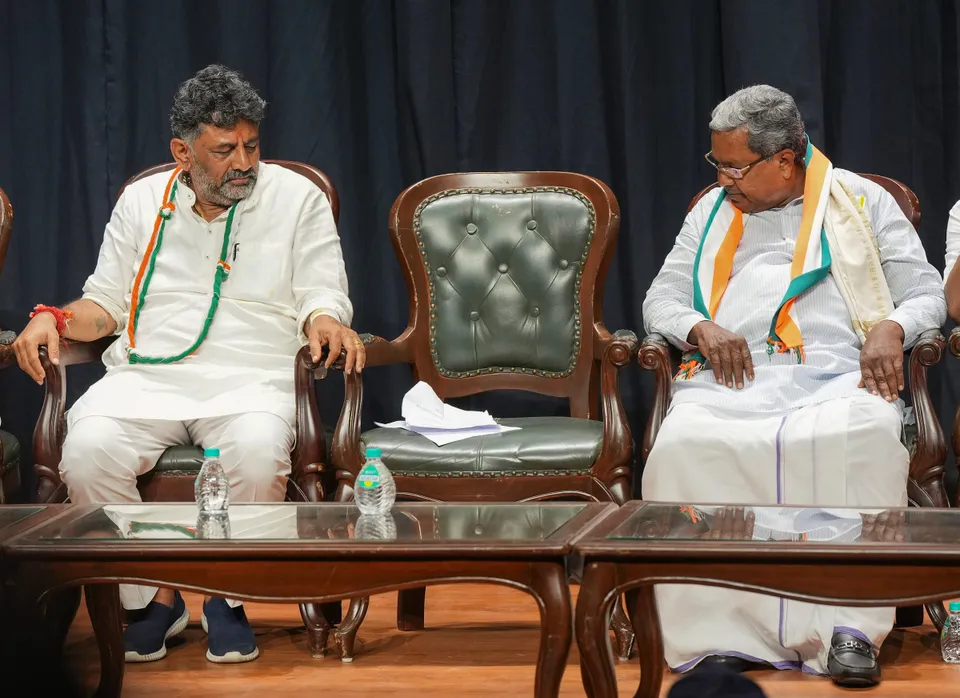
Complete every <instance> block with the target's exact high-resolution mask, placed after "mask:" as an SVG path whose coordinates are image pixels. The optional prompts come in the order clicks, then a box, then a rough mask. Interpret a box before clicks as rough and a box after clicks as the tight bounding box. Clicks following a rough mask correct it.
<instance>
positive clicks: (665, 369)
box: [637, 334, 673, 463]
mask: <svg viewBox="0 0 960 698" xmlns="http://www.w3.org/2000/svg"><path fill="white" fill-rule="evenodd" d="M670 354H671V347H670V343H669V342H668V341H667V339H666V337H664V336H662V335H659V334H650V335H647V336H646V337H644V339H643V342H642V343H641V344H640V351H639V352H638V354H637V359H638V361H639V362H640V365H641V366H643V368H645V369H646V370H648V371H653V372H654V393H653V405H652V406H651V408H650V416H649V418H648V419H647V426H646V430H645V431H644V434H643V447H642V449H641V457H642V458H643V462H644V463H646V461H647V456H649V455H650V449H652V448H653V444H654V442H655V441H656V439H657V433H658V432H659V431H660V425H661V424H662V423H663V418H664V417H666V415H667V409H668V408H669V407H670V397H671V396H672V393H673V366H672V365H671V357H670Z"/></svg>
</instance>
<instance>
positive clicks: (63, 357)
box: [33, 160, 340, 656]
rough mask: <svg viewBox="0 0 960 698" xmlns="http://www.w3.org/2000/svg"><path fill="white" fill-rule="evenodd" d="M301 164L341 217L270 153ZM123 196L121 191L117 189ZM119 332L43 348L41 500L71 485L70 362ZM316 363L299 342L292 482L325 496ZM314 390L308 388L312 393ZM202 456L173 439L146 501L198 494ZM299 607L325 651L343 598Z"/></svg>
mask: <svg viewBox="0 0 960 698" xmlns="http://www.w3.org/2000/svg"><path fill="white" fill-rule="evenodd" d="M265 162H273V163H274V164H277V165H281V166H282V167H286V168H287V169H289V170H293V171H294V172H297V173H299V174H301V175H303V176H304V177H306V178H307V179H309V180H310V181H311V182H313V183H314V184H315V185H316V186H317V187H318V188H319V189H321V190H322V191H323V193H324V194H325V195H326V196H327V199H328V200H329V201H330V206H331V208H332V209H333V217H334V220H335V221H336V220H338V219H339V214H340V203H339V197H338V195H337V190H336V188H335V187H334V186H333V183H332V182H331V181H330V179H329V178H328V177H327V175H326V174H325V173H324V172H322V171H321V170H319V169H317V168H315V167H312V166H310V165H306V164H303V163H299V162H291V161H286V160H266V161H265ZM173 168H174V163H165V164H162V165H157V166H155V167H151V168H149V169H147V170H144V171H143V172H141V173H140V174H138V175H136V176H134V177H132V178H131V179H129V180H128V181H127V182H126V183H125V184H124V186H123V187H122V188H121V190H120V193H122V192H123V189H124V188H126V187H127V186H128V185H129V184H132V183H133V182H136V181H137V180H139V179H143V178H144V177H148V176H150V175H152V174H156V173H159V172H168V171H170V170H172V169H173ZM118 196H119V194H118ZM115 339H116V337H104V338H103V339H100V340H97V341H95V342H70V341H65V342H63V345H62V346H61V348H60V363H59V365H57V366H54V365H53V364H52V363H51V362H50V360H49V357H48V355H47V351H46V347H41V349H40V361H41V363H42V365H43V369H44V372H45V374H46V380H45V383H44V386H45V393H44V399H43V405H42V407H41V411H40V417H39V419H38V420H37V426H36V428H35V429H34V433H33V448H34V460H35V465H34V468H35V472H36V476H37V483H38V485H37V493H36V501H38V502H43V503H53V502H62V501H65V500H66V498H67V491H66V487H65V485H64V484H63V482H62V481H61V479H60V472H59V465H60V460H61V456H62V449H63V440H64V437H65V435H66V434H65V429H66V423H65V419H64V412H65V410H66V390H67V372H66V369H67V367H68V366H74V365H77V364H85V363H93V362H97V361H100V359H101V356H102V355H103V352H104V351H106V349H107V348H108V347H109V346H110V345H111V344H112V343H113V341H114V340H115ZM316 368H317V367H316V366H315V365H314V364H313V363H312V361H311V358H310V352H309V350H308V348H304V350H301V351H300V352H299V353H298V354H297V357H296V360H295V369H294V370H295V376H294V378H295V386H296V401H297V425H296V446H295V447H294V450H293V453H292V472H291V476H290V479H289V485H288V488H287V497H288V498H289V499H291V500H295V501H296V500H300V501H310V502H322V501H323V500H324V491H323V484H322V482H321V477H322V475H323V470H324V463H325V462H326V460H327V458H326V455H325V454H326V438H325V436H324V433H323V430H322V428H321V422H320V417H319V411H318V410H317V403H316V397H315V396H314V395H313V388H314V383H313V379H312V378H313V373H314V371H315V370H316ZM308 392H309V393H310V395H309V396H308V395H306V393H308ZM202 462H203V450H202V449H201V448H199V447H198V446H194V445H184V446H173V447H171V448H168V449H167V450H166V451H164V453H163V455H162V456H161V457H160V459H159V460H158V461H157V465H156V467H155V468H154V469H153V470H151V471H150V472H149V473H147V474H146V475H143V476H142V477H140V478H139V480H138V482H137V488H138V489H139V491H140V495H141V497H142V499H143V501H147V502H184V501H187V502H192V501H193V499H194V492H193V484H194V480H196V477H197V474H198V472H199V470H200V466H201V464H202ZM301 614H302V616H303V620H304V623H305V625H306V626H307V629H308V631H309V635H310V637H309V646H310V650H311V653H312V654H314V655H315V656H322V654H323V651H324V648H325V647H326V644H327V635H328V633H329V629H330V622H333V621H335V620H336V619H337V616H338V615H339V606H337V608H333V607H331V608H330V609H328V610H327V617H324V615H323V614H321V613H320V610H319V607H318V606H315V605H304V606H301Z"/></svg>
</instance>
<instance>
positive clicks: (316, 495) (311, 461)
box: [290, 346, 327, 502]
mask: <svg viewBox="0 0 960 698" xmlns="http://www.w3.org/2000/svg"><path fill="white" fill-rule="evenodd" d="M318 368H319V366H318V364H316V363H314V361H313V359H312V357H311V356H310V347H309V346H303V347H301V348H300V351H299V352H297V357H296V359H295V360H294V373H293V382H294V395H295V399H296V406H297V407H296V409H297V441H296V447H295V448H294V452H293V454H292V459H291V460H292V463H291V466H292V467H291V472H290V478H291V480H292V481H293V483H294V484H295V485H296V489H297V490H298V492H297V495H298V497H299V498H303V499H305V500H306V501H308V502H322V501H324V499H326V497H325V493H324V491H323V473H324V471H325V470H326V465H327V464H326V453H327V441H326V437H324V434H323V423H322V422H321V420H320V409H319V408H318V407H317V394H316V392H315V391H314V389H313V387H314V386H313V381H314V375H315V373H316V372H317V370H318Z"/></svg>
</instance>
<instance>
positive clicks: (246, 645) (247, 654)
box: [200, 599, 260, 664]
mask: <svg viewBox="0 0 960 698" xmlns="http://www.w3.org/2000/svg"><path fill="white" fill-rule="evenodd" d="M200 624H201V625H202V626H203V629H204V630H206V631H207V644H208V648H207V659H208V660H209V661H211V662H215V663H217V664H240V663H241V662H252V661H253V660H254V659H256V658H257V657H259V656H260V650H259V649H257V640H256V638H255V637H254V636H253V629H252V628H251V627H250V623H249V622H248V621H247V614H246V613H245V612H244V610H243V606H237V607H236V608H230V606H228V605H227V602H226V601H225V600H224V599H210V600H209V601H207V602H206V603H205V604H203V616H202V617H201V619H200Z"/></svg>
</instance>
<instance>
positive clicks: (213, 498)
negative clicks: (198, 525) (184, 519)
mask: <svg viewBox="0 0 960 698" xmlns="http://www.w3.org/2000/svg"><path fill="white" fill-rule="evenodd" d="M193 494H194V497H195V498H196V500H197V510H198V511H199V513H200V514H216V513H224V514H225V513H226V511H227V508H228V507H229V506H230V481H229V480H228V479H227V474H226V473H225V472H224V471H223V466H222V465H220V449H218V448H207V449H204V451H203V466H202V467H201V468H200V474H199V475H197V479H196V482H194V483H193Z"/></svg>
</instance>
